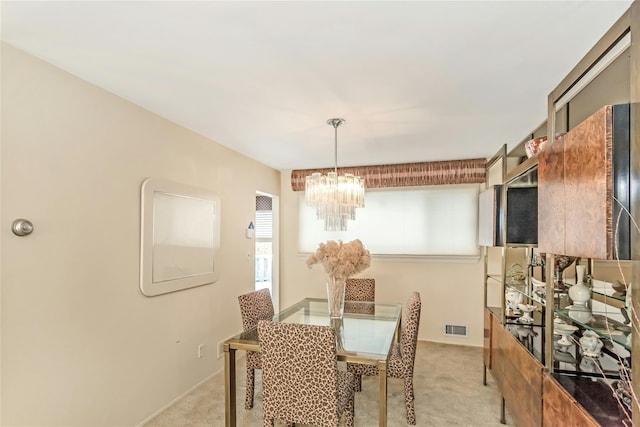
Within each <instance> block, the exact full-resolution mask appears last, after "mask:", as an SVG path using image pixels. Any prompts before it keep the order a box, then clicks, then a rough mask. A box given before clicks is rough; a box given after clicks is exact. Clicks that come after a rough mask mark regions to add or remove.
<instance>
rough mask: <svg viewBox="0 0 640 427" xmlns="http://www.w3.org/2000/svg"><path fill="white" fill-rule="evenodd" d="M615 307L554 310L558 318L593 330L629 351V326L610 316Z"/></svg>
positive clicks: (570, 307)
mask: <svg viewBox="0 0 640 427" xmlns="http://www.w3.org/2000/svg"><path fill="white" fill-rule="evenodd" d="M614 310H615V309H613V308H612V309H611V310H606V311H593V310H590V309H587V308H584V307H572V306H569V307H565V308H564V309H562V310H554V313H555V314H556V315H558V316H559V317H560V318H562V319H564V320H567V321H569V322H571V323H573V324H575V325H576V326H579V327H581V328H582V329H586V330H591V331H594V332H595V333H596V334H598V336H599V337H600V338H602V339H604V340H607V341H612V342H614V343H616V344H618V345H620V346H622V347H623V348H624V349H626V350H627V351H629V352H631V338H630V336H631V326H630V325H625V324H624V323H622V322H620V321H617V320H614V319H612V318H611V316H612V315H613V314H616V313H615V312H614Z"/></svg>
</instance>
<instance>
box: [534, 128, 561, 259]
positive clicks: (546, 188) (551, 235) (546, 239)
mask: <svg viewBox="0 0 640 427" xmlns="http://www.w3.org/2000/svg"><path fill="white" fill-rule="evenodd" d="M564 191H565V190H564V138H560V139H558V140H556V141H555V142H553V143H552V144H551V145H549V146H548V147H547V149H545V150H544V151H542V152H541V153H540V154H538V248H539V249H540V252H548V253H554V254H565V253H566V252H565V246H564V222H565V221H564V218H565V197H564Z"/></svg>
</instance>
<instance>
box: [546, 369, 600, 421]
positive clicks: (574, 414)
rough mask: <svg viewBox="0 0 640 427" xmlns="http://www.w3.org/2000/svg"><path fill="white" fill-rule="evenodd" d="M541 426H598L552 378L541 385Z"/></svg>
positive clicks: (547, 378)
mask: <svg viewBox="0 0 640 427" xmlns="http://www.w3.org/2000/svg"><path fill="white" fill-rule="evenodd" d="M542 384H543V385H542V402H543V409H542V414H543V425H545V426H553V425H559V423H560V422H561V423H562V425H563V426H564V427H596V426H599V425H600V424H599V423H598V422H596V420H594V419H593V417H591V415H589V414H588V413H587V412H586V411H585V410H584V408H583V407H582V406H580V404H579V403H578V402H576V400H575V399H574V398H573V397H571V395H570V394H569V393H567V391H566V390H565V389H564V387H562V386H561V385H560V384H558V382H557V381H556V380H555V379H553V378H552V377H550V376H548V375H545V376H544V379H543V383H542Z"/></svg>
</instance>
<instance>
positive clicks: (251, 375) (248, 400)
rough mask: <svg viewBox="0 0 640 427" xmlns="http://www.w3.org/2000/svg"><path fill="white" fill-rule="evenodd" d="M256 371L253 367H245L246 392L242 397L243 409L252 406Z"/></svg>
mask: <svg viewBox="0 0 640 427" xmlns="http://www.w3.org/2000/svg"><path fill="white" fill-rule="evenodd" d="M255 375H256V371H255V369H253V368H247V393H246V395H245V399H244V409H251V408H253V390H254V384H255Z"/></svg>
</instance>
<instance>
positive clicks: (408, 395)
mask: <svg viewBox="0 0 640 427" xmlns="http://www.w3.org/2000/svg"><path fill="white" fill-rule="evenodd" d="M414 399H415V395H414V393H413V375H411V376H408V377H406V378H405V379H404V402H405V405H406V406H407V424H411V425H415V424H416V409H415V406H414V402H413V401H414Z"/></svg>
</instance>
